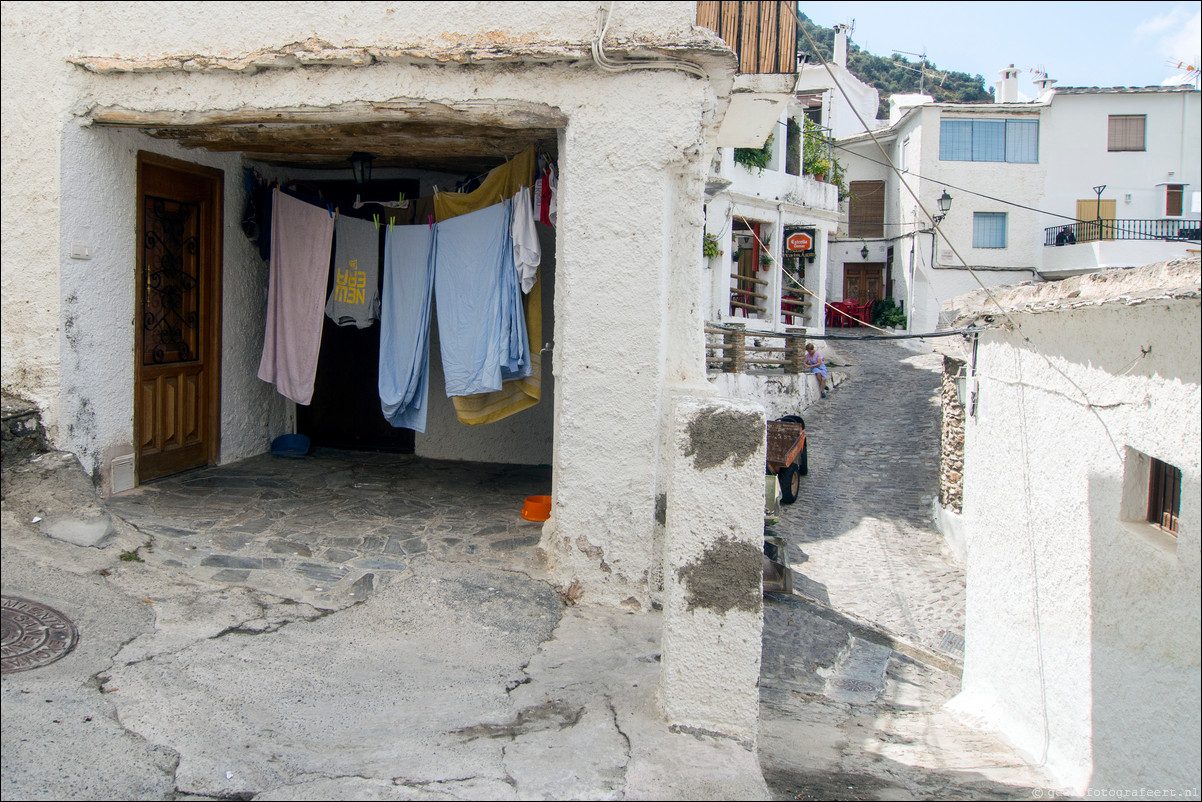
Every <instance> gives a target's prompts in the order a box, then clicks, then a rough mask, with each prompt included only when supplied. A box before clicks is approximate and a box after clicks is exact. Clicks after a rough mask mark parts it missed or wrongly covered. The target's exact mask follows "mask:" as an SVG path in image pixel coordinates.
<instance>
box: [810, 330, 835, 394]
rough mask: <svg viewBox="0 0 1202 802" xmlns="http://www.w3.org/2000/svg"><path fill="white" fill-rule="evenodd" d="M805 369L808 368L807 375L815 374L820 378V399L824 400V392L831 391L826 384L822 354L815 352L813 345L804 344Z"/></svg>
mask: <svg viewBox="0 0 1202 802" xmlns="http://www.w3.org/2000/svg"><path fill="white" fill-rule="evenodd" d="M806 367H807V368H809V370H808V371H807V372H808V373H817V374H818V375H819V376H821V377H822V397H823V398H826V391H827V390H829V389H831V388H830V387H829V386H828V385H827V383H826V381H827V373H826V363H825V362H823V361H822V352H821V351H817V350H815V349H814V344H813V343H806Z"/></svg>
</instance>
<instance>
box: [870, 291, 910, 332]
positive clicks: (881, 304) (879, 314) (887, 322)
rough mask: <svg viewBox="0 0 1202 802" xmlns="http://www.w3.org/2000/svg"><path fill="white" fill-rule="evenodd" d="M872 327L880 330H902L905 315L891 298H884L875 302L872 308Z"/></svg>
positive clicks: (904, 323) (904, 325)
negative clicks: (887, 328)
mask: <svg viewBox="0 0 1202 802" xmlns="http://www.w3.org/2000/svg"><path fill="white" fill-rule="evenodd" d="M872 325H874V326H878V327H880V328H886V327H891V328H895V329H904V328H905V327H906V313H905V312H903V311H902V310H901V309H900V308H898V306H897V302H896V301H894V300H893V299H892V298H885V299H884V300H881V301H877V302H876V303H875V304H874V305H873V307H872Z"/></svg>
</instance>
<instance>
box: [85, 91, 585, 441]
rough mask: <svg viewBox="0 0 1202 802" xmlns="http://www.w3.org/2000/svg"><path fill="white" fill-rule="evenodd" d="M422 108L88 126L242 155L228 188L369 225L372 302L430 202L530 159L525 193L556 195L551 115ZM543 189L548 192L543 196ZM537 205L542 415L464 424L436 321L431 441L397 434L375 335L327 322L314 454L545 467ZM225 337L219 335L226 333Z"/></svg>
mask: <svg viewBox="0 0 1202 802" xmlns="http://www.w3.org/2000/svg"><path fill="white" fill-rule="evenodd" d="M418 105H419V107H418V108H412V107H407V108H392V107H390V106H389V104H372V105H371V106H370V108H361V107H362V106H363V104H349V106H354V108H350V107H349V106H346V107H337V108H330V109H307V110H295V109H293V110H288V111H284V112H278V111H270V112H269V111H258V112H253V111H245V110H243V111H236V112H204V113H195V112H193V113H189V114H188V115H181V116H180V117H179V118H178V119H175V118H173V117H172V116H171V115H170V114H166V113H143V112H129V111H126V110H123V109H112V108H110V109H100V110H96V111H94V112H93V113H92V115H91V116H92V118H93V121H94V122H96V123H99V124H101V125H118V126H132V127H137V128H141V129H142V130H144V131H145V132H146V133H148V134H150V135H151V136H155V137H160V138H167V139H173V140H176V141H178V142H180V143H181V144H182V145H184V146H185V147H190V148H201V149H205V150H210V151H227V152H240V153H241V154H242V156H243V160H242V164H243V166H244V169H245V175H243V176H237V177H235V176H233V175H228V176H227V178H226V181H227V182H233V181H242V180H245V181H246V182H247V187H248V188H249V187H250V186H251V184H252V183H257V182H262V183H264V184H267V185H272V186H279V187H281V188H282V189H283V190H284V191H287V192H290V193H295V194H296V195H297V196H302V195H303V196H306V197H307V198H309V199H312V198H317V199H319V202H320V203H322V204H325V205H327V206H328V208H329V210H330V211H331V212H332V213H333V212H336V213H337V215H338V216H339V217H345V218H353V219H358V220H361V221H370V222H371V223H372V224H373V225H374V226H376V230H377V231H378V247H377V255H378V256H379V260H380V261H379V264H380V269H379V270H378V271H377V274H376V276H375V282H376V287H375V290H376V292H377V294H378V293H379V292H380V291H382V289H383V281H384V274H385V271H384V269H383V268H384V260H383V256H384V246H385V239H386V232H387V230H388V227H389V226H390V225H394V226H395V225H418V224H423V223H427V222H433V219H432V218H430V217H429V216H428V215H427V214H426V211H425V210H426V209H427V208H428V204H429V202H430V200H431V199H432V198H433V196H434V195H435V194H436V193H470V192H471V190H472V189H473V188H474V187H475V186H477V185H478V184H479V183H480V182H481V181H482V180H483V179H484V178H485V177H487V175H488V174H489V172H490V171H491V170H493V169H494V168H498V167H504V166H505V165H506V164H507V163H508V162H509V161H510V160H512V159H514V158H515V157H516V156H518V155H519V154H521V153H523V152H525V151H527V150H530V149H533V150H534V151H535V152H536V154H537V159H536V164H537V172H536V174H534V175H531V176H530V182H529V183H530V185H531V187H532V189H542V190H543V191H550V189H551V185H552V184H553V183H554V180H555V178H556V177H557V171H558V164H557V162H558V158H557V154H558V137H559V131H560V129H561V128H562V125H563V123H564V120H563V119H562V117H561V116H560V115H559V114H558V112H556V111H554V110H551V109H531V108H530V107H529V106H528V105H524V106H523V107H522V108H521V109H520V110H514V109H508V108H501V107H497V108H485V109H482V108H480V107H475V108H473V109H471V110H468V111H464V110H460V109H450V108H447V107H445V106H442V105H439V104H418ZM185 117H186V119H185ZM173 123H174V124H173ZM180 123H182V124H180ZM353 154H368V155H370V157H371V158H370V162H369V164H370V167H371V169H370V178H368V179H367V180H366V181H364V180H363V179H362V177H361V176H360V177H359V180H358V181H356V177H355V176H354V175H353V171H352V165H351V156H352V155H353ZM540 181H541V182H543V183H544V184H545V186H543V187H538V186H537V185H538V182H540ZM532 194H534V193H533V192H532ZM251 197H253V194H252V195H251ZM533 202H534V204H535V220H536V224H535V228H536V229H537V239H538V241H539V244H540V245H541V254H542V255H541V262H540V265H539V268H538V291H539V292H538V297H537V299H536V300H535V301H534V302H533V303H536V304H537V305H538V306H539V309H540V312H541V314H540V315H539V316H538V317H539V318H540V319H541V326H540V327H539V329H541V330H539V331H531V332H529V336H530V342H529V350H530V353H531V354H532V355H534V356H535V357H537V358H539V361H540V362H541V359H542V358H546V359H547V364H546V367H545V369H542V370H541V377H540V378H541V398H540V399H539V401H538V403H536V404H535V405H533V406H531V407H529V408H527V409H523V410H521V411H519V412H516V413H514V414H512V415H511V416H509V417H506V418H503V419H500V420H496V421H493V422H488V423H485V424H483V425H467V424H465V423H464V422H463V420H464V419H465V415H464V413H463V412H462V410H457V409H456V405H455V404H454V403H453V402H452V399H450V398H448V397H447V395H446V390H445V383H444V377H443V369H442V353H441V347H440V342H439V335H438V323H437V319H436V317H435V319H433V320H432V321H431V326H430V331H431V337H430V361H429V365H430V373H429V396H428V405H429V406H428V417H427V421H426V430H425V432H424V433H415V432H414V431H413V430H412V429H408V428H396V427H393V426H392V425H390V423H389V422H388V421H387V420H386V419H385V417H384V415H383V413H382V412H381V408H380V396H379V391H378V376H379V354H380V330H381V329H380V324H379V321H376V322H375V323H374V324H373V325H370V326H367V327H364V328H359V327H357V326H355V325H339V324H338V322H336V321H335V320H333V319H332V318H331V316H329V315H327V316H326V318H325V319H324V320H323V323H322V326H323V328H322V332H321V349H320V355H319V358H318V367H317V373H316V377H315V386H314V394H313V399H312V402H311V403H310V404H309V405H300V404H298V405H297V406H296V419H295V429H296V431H297V432H298V433H301V434H305V435H307V436H309V437H310V439H311V441H312V443H313V444H314V445H315V446H319V447H321V446H325V447H330V448H336V449H343V450H357V451H380V452H392V453H402V454H416V455H418V456H425V457H431V458H437V459H450V460H466V461H473V462H494V463H509V464H528V465H538V464H549V463H550V462H551V458H552V452H553V448H552V440H553V429H554V417H553V410H554V403H553V392H554V388H553V386H552V376H551V371H550V357H549V350H550V346H551V343H550V340H551V337H550V333H551V332H552V331H553V330H554V308H555V304H554V273H555V252H556V247H555V246H556V231H555V228H554V225H553V224H552V219H553V217H554V214H553V211H552V213H551V217H550V218H549V217H548V216H547V214H546V206H547V202H546V200H545V199H543V198H538V197H535V198H534V201H533ZM540 203H541V207H540ZM250 205H251V204H248V208H247V209H245V210H243V209H237V208H230V209H227V211H226V215H227V231H228V230H229V228H230V226H229V225H228V223H229V222H230V220H229V218H230V217H232V216H234V215H239V214H241V215H242V218H243V219H242V220H241V223H242V229H243V231H244V232H245V234H246V236H247V237H248V238H251V239H255V238H256V237H257V235H258V233H259V231H260V230H261V225H260V223H261V221H257V220H255V219H254V211H253V209H250V208H249V207H250ZM551 208H552V210H553V205H552V207H551ZM415 210H418V211H417V212H415ZM540 211H541V212H542V214H539V212H540ZM227 236H230V234H228V233H227ZM255 244H256V245H257V244H258V243H257V242H256V243H255ZM333 253H334V249H333V248H332V249H331V265H330V267H331V270H330V271H329V274H328V284H327V287H326V297H330V296H331V294H332V293H333V292H334V291H335V283H336V281H337V275H336V271H335V270H334V269H333V267H334V265H333V264H332V262H333ZM436 310H437V300H435V303H434V304H433V305H432V308H431V314H432V316H436V315H437V311H436ZM229 328H230V327H229V326H228V325H227V331H228V329H229ZM235 328H236V326H235ZM242 335H243V336H244V337H246V338H248V339H251V340H256V341H258V342H262V332H260V331H243V332H242Z"/></svg>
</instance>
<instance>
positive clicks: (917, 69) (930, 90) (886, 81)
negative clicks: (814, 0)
mask: <svg viewBox="0 0 1202 802" xmlns="http://www.w3.org/2000/svg"><path fill="white" fill-rule="evenodd" d="M799 17H800V20H801V25H802V27H803V28H804V29H805V31H806V32H807V33H808V34H809V35H810V37H811V38H812V39H813V40H814V43H815V44H817V45H818V51H819V53H821V55H822V57H823V58H825V59H827V60H829V59H830V58H831V56H832V54H833V52H834V46H835V45H834V43H835V30H834V28H823V27H822V26H821V25H816V24H815V23H814V22H813V20H811V19H810V18H809V17H807V16H806V15H805V14H801V15H799ZM797 50H798V52H799V53H809V54H811V55H810V60H811V61H814V62H816V61H818V58H817V57H816V56H814V55H813V48H812V47H811V46H810V43H809V41H808V40H807V39H806V37H805V36H804V35H803V34H801V33H800V32H799V33H798V37H797ZM921 64H922V62H921V61H919V62H912V61H910V60H909V59H907V58H906V57H905V56H903V55H901V54H900V53H893V54H892V55H890V56H888V57H885V56H876V55H873V54H872V53H869V52H867V51H864V50H862V49H860V46H859V45H857V44H854V43H853V42H851V41H848V43H847V69H848V70H849V71H850V72H851V74H852V75H854V76H856V77H857V78H859V79H860V80H861V81H863V82H864V83H866V84H869V85H871V86H873V87H876V89H877V91H879V92H880V93H881V105H880V108H879V109H878V110H877V117H878V118H879V119H882V120H883V119H887V118H888V117H889V97H890V96H891V95H893V94H894V93H901V94H908V93H913V92H917V91H918V89H919V78H920V76H921V75H922V73H923V71H922V69H921ZM922 91H923V93H924V94H928V95H931V96H932V97H934V98H935V101H936V102H938V103H990V102H992V101H993V93H992V92H990V91H987V90H986V88H985V79H984V78H983V77H982V76H980V75H969V74H968V73H965V72H955V71H952V70H941V69H938V68H937V67H936V66H935V65H934V64H932V63H931V62H930V61H928V62H927V63H926V71H925V77H924V78H923V80H922Z"/></svg>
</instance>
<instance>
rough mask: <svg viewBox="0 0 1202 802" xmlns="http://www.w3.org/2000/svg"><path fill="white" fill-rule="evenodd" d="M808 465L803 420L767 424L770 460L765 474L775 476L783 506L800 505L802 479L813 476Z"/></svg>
mask: <svg viewBox="0 0 1202 802" xmlns="http://www.w3.org/2000/svg"><path fill="white" fill-rule="evenodd" d="M808 463H809V455H808V453H807V451H806V425H805V421H803V420H802V419H801V416H800V415H786V416H784V417H783V418H781V419H780V420H770V421H768V457H767V460H766V461H765V471H764V472H765V473H767V474H772V475H774V476H776V478H777V480H778V481H779V482H780V500H781V503H783V504H792V503H793V502H794V501H797V494H798V493H799V492H800V491H801V477H803V476H805V475H806V474H807V473H809V472H810V471H809V464H808Z"/></svg>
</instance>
